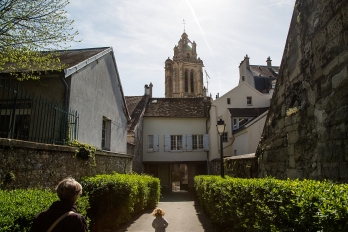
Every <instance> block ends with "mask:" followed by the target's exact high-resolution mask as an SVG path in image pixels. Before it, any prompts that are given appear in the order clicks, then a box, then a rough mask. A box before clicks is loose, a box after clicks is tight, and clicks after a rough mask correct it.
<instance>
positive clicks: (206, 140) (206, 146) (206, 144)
mask: <svg viewBox="0 0 348 232" xmlns="http://www.w3.org/2000/svg"><path fill="white" fill-rule="evenodd" d="M203 148H204V151H209V135H208V134H205V135H203Z"/></svg>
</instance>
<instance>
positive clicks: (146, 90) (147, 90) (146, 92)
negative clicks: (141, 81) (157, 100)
mask: <svg viewBox="0 0 348 232" xmlns="http://www.w3.org/2000/svg"><path fill="white" fill-rule="evenodd" d="M144 88H145V95H150V88H149V86H148V85H145V87H144Z"/></svg>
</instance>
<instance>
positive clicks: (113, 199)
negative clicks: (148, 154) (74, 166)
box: [81, 173, 160, 231]
mask: <svg viewBox="0 0 348 232" xmlns="http://www.w3.org/2000/svg"><path fill="white" fill-rule="evenodd" d="M81 184H82V186H83V189H84V191H85V193H87V194H88V197H89V203H90V206H91V208H90V210H89V211H88V216H89V217H90V218H91V227H90V229H91V231H103V230H106V229H109V230H114V229H116V228H118V227H119V226H120V225H121V224H122V223H124V222H127V221H128V220H129V219H130V218H131V217H132V216H133V215H134V214H136V213H138V212H140V211H142V210H144V209H145V208H154V207H155V206H156V205H157V203H158V201H159V197H160V182H159V179H158V178H154V177H150V176H147V175H136V174H117V173H115V174H112V175H97V176H94V177H84V178H83V179H82V181H81Z"/></svg>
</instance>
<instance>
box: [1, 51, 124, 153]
mask: <svg viewBox="0 0 348 232" xmlns="http://www.w3.org/2000/svg"><path fill="white" fill-rule="evenodd" d="M56 53H57V54H58V55H59V58H60V61H61V62H62V63H63V64H65V65H66V68H65V69H64V70H62V71H49V72H41V75H40V81H34V80H28V81H23V82H22V83H21V87H23V88H26V89H28V90H29V91H31V92H34V93H35V95H37V96H41V97H40V98H41V99H46V102H52V104H57V106H59V107H57V109H58V108H59V109H63V110H64V111H68V110H69V109H72V110H74V111H76V112H77V115H78V123H75V124H74V125H72V122H71V121H69V120H65V121H64V120H63V119H64V118H63V117H64V116H62V117H61V118H58V119H57V120H55V122H53V121H54V120H53V119H52V120H48V122H47V123H46V125H45V129H41V128H40V126H38V122H39V121H40V120H42V119H41V118H40V114H39V116H37V115H36V113H37V112H38V111H43V109H41V108H36V106H35V104H36V105H38V104H37V103H36V102H34V101H30V100H28V99H26V102H27V103H29V104H28V105H27V106H26V107H27V108H28V107H30V108H29V109H27V110H26V113H25V115H24V114H23V111H19V112H22V113H21V115H20V116H21V117H18V120H17V117H16V116H13V117H14V118H15V120H16V123H17V124H18V125H20V126H21V127H23V128H26V131H25V132H26V133H27V134H25V135H24V136H23V138H24V139H25V140H29V141H33V142H41V140H39V139H37V138H31V137H33V136H32V135H33V132H34V131H37V130H39V131H40V130H41V131H42V132H45V133H41V135H42V136H45V137H44V139H43V140H42V141H49V142H53V143H54V138H53V139H52V138H50V137H48V135H51V134H55V132H56V131H57V130H61V129H62V128H63V129H64V130H63V133H60V137H61V139H62V140H65V141H66V140H68V138H67V137H68V135H67V134H68V131H69V130H78V141H79V142H82V143H88V144H90V145H94V146H96V147H97V148H99V149H101V150H104V151H105V152H106V153H109V152H111V153H118V154H126V153H127V121H128V120H129V114H128V110H127V107H126V104H125V98H124V94H123V89H122V84H121V80H120V76H119V73H118V70H117V65H116V60H115V57H114V52H113V50H112V48H111V47H101V48H87V49H72V50H67V51H56ZM2 76H3V77H4V79H6V78H7V79H11V78H12V77H11V76H10V74H9V73H8V72H7V73H6V71H4V72H3V73H2ZM12 79H13V78H12ZM13 81H14V82H15V80H13ZM8 101H11V100H8ZM18 101H19V100H18ZM20 101H23V102H24V100H23V99H21V100H20ZM47 105H48V104H47ZM37 107H39V106H37ZM38 109H40V110H38ZM57 109H54V110H53V113H47V114H45V117H46V118H49V117H51V116H52V115H54V114H58V113H57V112H58V110H57ZM63 110H61V111H63ZM5 116H6V115H5ZM21 118H22V119H23V118H25V119H26V120H19V119H21ZM5 126H6V125H5ZM46 128H47V129H46ZM52 128H54V129H52ZM50 129H52V131H49V130H50ZM46 130H47V131H49V132H46ZM0 132H1V131H0ZM76 133H77V131H76ZM30 139H31V140H30Z"/></svg>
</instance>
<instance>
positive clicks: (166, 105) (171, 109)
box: [145, 97, 211, 118]
mask: <svg viewBox="0 0 348 232" xmlns="http://www.w3.org/2000/svg"><path fill="white" fill-rule="evenodd" d="M210 104H211V101H210V98H208V99H207V100H204V98H203V97H200V98H151V99H150V101H149V103H148V107H147V109H146V112H145V116H146V117H170V118H208V117H209V106H210Z"/></svg>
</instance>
